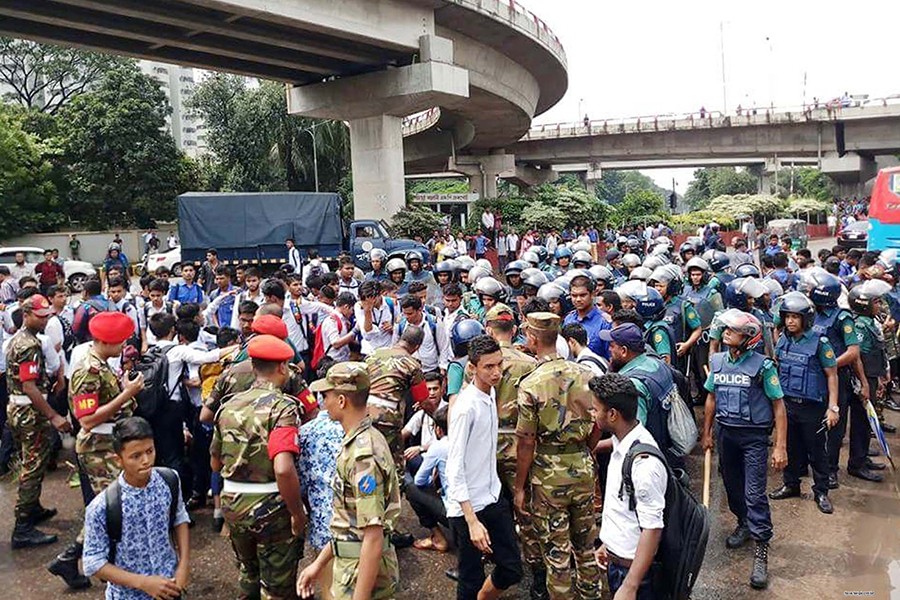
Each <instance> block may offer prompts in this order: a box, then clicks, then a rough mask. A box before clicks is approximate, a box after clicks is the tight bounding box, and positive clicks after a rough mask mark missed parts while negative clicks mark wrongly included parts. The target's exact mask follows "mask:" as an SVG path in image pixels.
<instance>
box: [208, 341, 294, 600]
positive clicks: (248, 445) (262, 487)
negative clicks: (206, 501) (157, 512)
mask: <svg viewBox="0 0 900 600" xmlns="http://www.w3.org/2000/svg"><path fill="white" fill-rule="evenodd" d="M247 351H248V353H249V355H250V357H251V359H252V360H253V370H254V372H255V374H256V377H257V379H256V382H255V383H254V384H253V386H252V387H251V388H250V389H249V390H247V391H245V392H241V393H239V394H236V395H234V396H232V397H231V398H230V399H229V400H228V401H227V402H225V403H224V404H223V405H222V407H221V408H220V409H219V411H218V412H217V413H216V416H215V430H214V431H213V439H212V444H211V445H210V457H211V459H212V466H213V469H214V470H216V471H219V472H220V473H221V474H222V477H223V478H224V482H223V489H222V512H223V514H224V517H225V521H226V522H227V523H228V526H229V531H230V534H231V546H232V548H233V550H234V554H235V557H236V558H237V561H238V566H239V570H240V575H239V586H240V589H241V596H240V597H241V598H244V599H257V598H262V599H277V598H294V597H295V595H294V583H295V581H296V577H297V562H298V561H299V559H300V552H301V547H302V540H303V538H302V529H303V523H304V521H305V517H304V513H303V507H302V502H301V500H300V483H299V480H298V479H297V472H296V470H295V468H294V458H295V457H296V455H297V454H298V453H299V451H300V450H299V447H298V445H297V430H298V428H299V426H300V411H299V409H298V406H297V403H296V402H295V400H294V399H293V398H291V397H289V396H287V395H286V394H284V393H283V392H281V391H280V388H281V387H282V386H283V385H284V384H285V382H286V381H287V379H288V377H289V375H290V371H289V369H288V361H289V360H291V359H293V357H294V351H293V350H292V349H291V347H290V346H288V345H287V344H286V343H285V342H283V341H282V340H280V339H278V338H276V337H274V336H271V335H259V336H257V337H255V338H254V339H253V340H252V341H251V342H250V344H249V345H248V349H247Z"/></svg>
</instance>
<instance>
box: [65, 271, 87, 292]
mask: <svg viewBox="0 0 900 600" xmlns="http://www.w3.org/2000/svg"><path fill="white" fill-rule="evenodd" d="M85 281H87V275H85V274H84V273H75V274H74V275H72V276H71V277H69V287H70V288H71V289H72V291H73V292H81V291H82V290H83V289H84V282H85Z"/></svg>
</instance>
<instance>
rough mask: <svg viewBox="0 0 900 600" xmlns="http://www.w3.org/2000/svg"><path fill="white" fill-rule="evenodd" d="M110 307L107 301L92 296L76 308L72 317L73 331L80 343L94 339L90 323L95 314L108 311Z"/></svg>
mask: <svg viewBox="0 0 900 600" xmlns="http://www.w3.org/2000/svg"><path fill="white" fill-rule="evenodd" d="M108 308H109V306H108V305H107V304H106V303H105V302H103V301H101V300H97V299H94V298H91V299H90V300H88V301H86V302H82V303H81V306H79V307H78V308H77V309H76V310H75V316H74V317H73V318H72V333H73V335H74V336H75V340H76V341H77V342H78V343H79V344H83V343H85V342H90V341H92V340H93V339H94V338H93V337H92V336H91V330H90V328H89V327H88V324H89V323H90V322H91V319H93V318H94V315H96V314H97V313H101V312H106V310H107V309H108Z"/></svg>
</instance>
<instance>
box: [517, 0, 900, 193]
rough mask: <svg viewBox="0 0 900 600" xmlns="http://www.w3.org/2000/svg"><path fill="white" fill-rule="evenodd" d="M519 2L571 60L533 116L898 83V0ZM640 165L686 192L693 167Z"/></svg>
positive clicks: (795, 100) (555, 118) (829, 93)
mask: <svg viewBox="0 0 900 600" xmlns="http://www.w3.org/2000/svg"><path fill="white" fill-rule="evenodd" d="M517 1H518V2H519V4H521V5H523V6H525V7H526V8H528V9H529V10H531V11H532V12H534V13H535V14H536V15H537V16H538V17H540V18H541V19H542V20H543V21H544V22H546V23H547V25H548V26H549V27H550V29H551V30H552V31H553V32H554V33H555V34H556V35H557V37H559V39H560V40H561V41H562V44H563V46H564V48H565V50H566V55H567V59H568V66H569V88H568V91H567V93H566V95H565V97H564V98H563V99H562V100H561V101H560V102H559V103H558V104H557V105H556V106H554V107H553V108H552V109H550V110H549V111H548V112H546V113H544V114H543V115H540V116H538V117H536V118H535V121H534V122H535V124H544V123H559V122H572V121H576V120H579V121H580V120H581V119H583V118H584V115H585V114H587V115H588V116H589V117H590V118H591V119H603V118H616V117H636V116H645V115H657V114H667V113H676V114H679V113H687V112H691V111H697V110H699V109H700V107H705V108H706V109H707V110H709V111H721V110H723V106H725V107H726V108H727V111H728V112H729V113H731V114H733V113H734V110H735V108H736V107H737V106H738V104H740V105H741V106H743V107H748V106H752V105H754V104H755V105H756V106H769V105H770V104H774V105H775V106H776V107H793V106H800V105H802V103H803V102H804V98H805V100H806V102H812V99H813V98H814V97H817V98H818V99H819V100H820V101H827V100H829V99H832V98H835V97H838V96H840V95H842V94H843V93H844V92H848V93H849V94H850V95H856V94H869V96H870V98H880V97H884V96H886V95H891V94H900V76H898V74H900V59H898V58H897V57H898V54H897V38H898V35H900V33H898V31H900V30H898V24H900V1H898V0H893V1H891V0H874V1H870V2H860V3H857V2H829V3H824V2H810V1H808V0H780V1H778V2H775V1H771V0H757V1H754V2H732V1H722V0H719V1H708V0H702V1H699V0H687V1H683V2H661V1H659V0H653V1H650V2H647V1H643V2H641V1H630V2H609V1H600V0H517ZM723 42H724V62H725V77H724V86H723V75H722V56H723ZM723 90H724V92H725V94H724V98H723ZM726 102H727V104H726ZM645 172H646V173H647V174H648V175H650V176H651V177H653V178H654V179H655V180H656V181H657V183H658V184H659V185H662V186H663V187H666V188H671V185H672V178H673V177H674V178H675V185H676V189H677V190H678V191H679V192H680V193H683V192H684V190H685V189H686V188H687V184H688V183H689V182H690V180H691V173H692V169H653V170H648V171H645Z"/></svg>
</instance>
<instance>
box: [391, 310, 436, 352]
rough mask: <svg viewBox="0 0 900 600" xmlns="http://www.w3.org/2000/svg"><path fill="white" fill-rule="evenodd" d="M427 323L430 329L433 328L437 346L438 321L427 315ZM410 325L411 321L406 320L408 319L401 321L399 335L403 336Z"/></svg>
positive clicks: (432, 331)
mask: <svg viewBox="0 0 900 600" xmlns="http://www.w3.org/2000/svg"><path fill="white" fill-rule="evenodd" d="M424 316H425V322H426V323H428V327H430V328H431V337H432V338H433V339H434V343H435V345H436V344H437V319H435V318H434V317H433V316H432V315H431V313H425V315H424ZM408 324H409V321H407V320H406V317H403V318H402V319H400V326H399V327H398V329H397V335H398V336H401V335H403V330H404V329H406V326H407V325H408Z"/></svg>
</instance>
